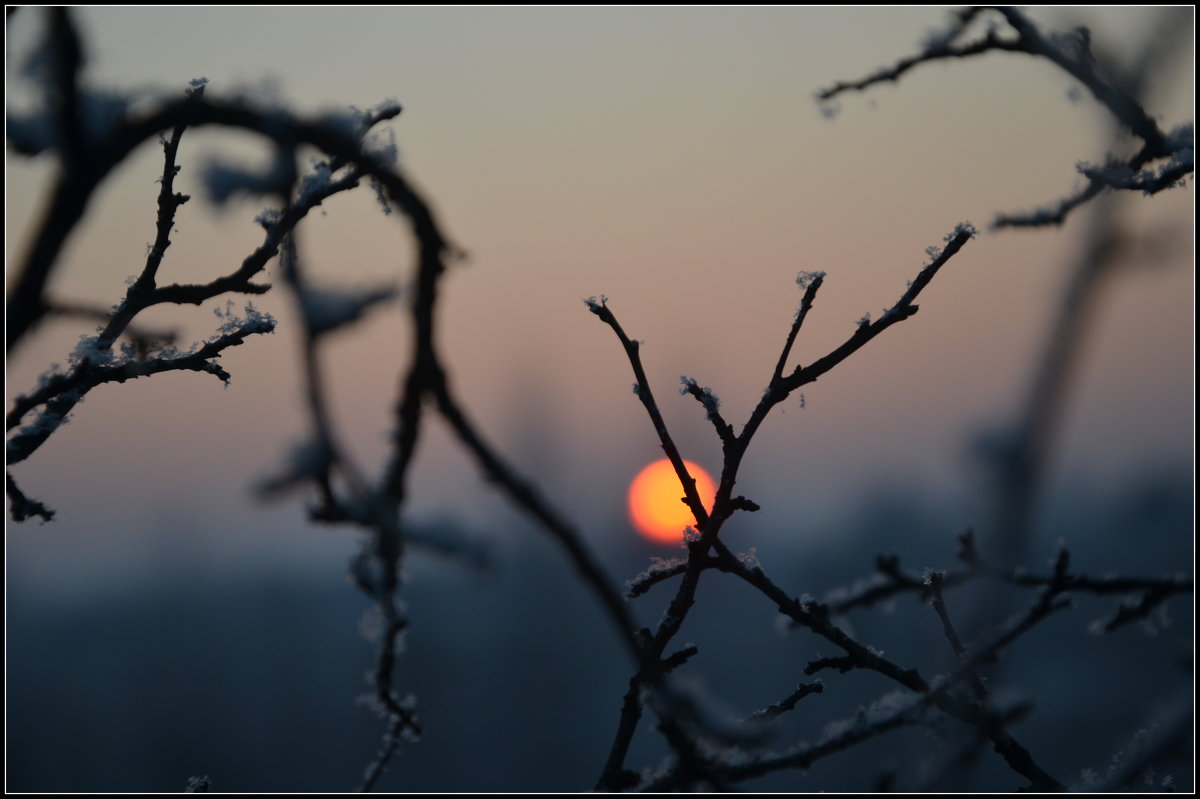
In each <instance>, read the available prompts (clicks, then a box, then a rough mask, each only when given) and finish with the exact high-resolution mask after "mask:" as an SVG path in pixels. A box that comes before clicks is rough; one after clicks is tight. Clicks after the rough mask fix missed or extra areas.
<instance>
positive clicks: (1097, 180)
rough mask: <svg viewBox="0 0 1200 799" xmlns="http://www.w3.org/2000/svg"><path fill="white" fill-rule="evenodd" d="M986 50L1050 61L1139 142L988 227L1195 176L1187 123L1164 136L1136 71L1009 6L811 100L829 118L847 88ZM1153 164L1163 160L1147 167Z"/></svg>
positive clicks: (1081, 37) (1056, 218) (955, 21)
mask: <svg viewBox="0 0 1200 799" xmlns="http://www.w3.org/2000/svg"><path fill="white" fill-rule="evenodd" d="M981 16H986V17H988V18H989V27H988V28H987V30H986V31H985V33H984V35H983V38H981V39H976V40H974V41H964V39H965V33H966V31H967V30H968V29H969V28H970V23H972V22H973V21H974V20H975V19H977V18H979V17H981ZM1001 23H1003V25H1002V24H1001ZM1152 47H1154V46H1153V45H1152ZM1155 49H1156V50H1157V49H1158V48H1157V47H1155ZM990 52H1012V53H1024V54H1027V55H1031V56H1034V57H1037V58H1043V59H1045V60H1047V61H1049V62H1050V63H1052V64H1054V65H1055V66H1056V67H1058V68H1059V69H1061V70H1063V71H1064V72H1066V73H1067V74H1068V75H1070V76H1071V77H1072V78H1074V79H1075V80H1077V81H1079V82H1080V83H1081V84H1082V85H1083V86H1084V87H1086V88H1087V90H1088V91H1089V92H1090V93H1091V94H1092V96H1093V97H1094V98H1095V99H1096V100H1097V102H1099V103H1101V104H1102V105H1103V106H1104V107H1105V108H1107V109H1108V111H1109V112H1110V113H1111V114H1112V116H1113V118H1114V119H1116V120H1117V121H1118V122H1119V123H1120V125H1121V126H1122V127H1124V128H1125V129H1127V130H1129V131H1131V132H1132V133H1133V134H1134V135H1135V136H1137V137H1138V138H1139V139H1141V142H1142V146H1141V147H1140V149H1139V150H1138V151H1137V152H1136V153H1135V154H1133V155H1131V156H1128V157H1126V158H1122V159H1112V161H1111V163H1109V164H1107V165H1106V166H1104V167H1095V166H1090V165H1086V164H1084V165H1081V167H1080V169H1079V171H1080V172H1081V173H1082V174H1083V175H1084V176H1086V177H1087V178H1088V179H1089V182H1088V184H1087V186H1085V187H1084V188H1083V189H1081V190H1079V191H1076V192H1073V193H1072V194H1070V195H1069V196H1067V197H1066V198H1063V199H1060V200H1056V201H1054V202H1052V203H1050V204H1047V205H1046V206H1044V207H1042V208H1038V209H1036V210H1034V211H1032V212H1018V213H1007V214H1000V215H998V216H997V217H996V219H995V220H994V221H993V223H992V226H993V228H996V229H999V228H1006V227H1041V226H1046V225H1055V226H1057V225H1061V224H1062V223H1063V222H1064V221H1065V220H1066V218H1067V216H1068V215H1069V214H1070V213H1071V212H1072V211H1073V210H1074V209H1076V208H1078V207H1079V206H1081V205H1083V204H1085V203H1087V202H1088V201H1090V200H1092V199H1093V198H1095V197H1096V196H1098V195H1099V194H1100V193H1101V192H1102V191H1103V190H1104V189H1105V188H1111V189H1118V190H1135V191H1141V192H1143V193H1146V194H1154V193H1157V192H1159V191H1162V190H1164V189H1167V188H1172V187H1174V186H1178V185H1181V182H1182V181H1183V180H1184V179H1185V178H1186V177H1187V176H1188V175H1192V174H1194V173H1195V156H1194V140H1195V137H1194V130H1193V127H1192V123H1188V124H1186V125H1184V126H1181V128H1179V129H1177V130H1175V131H1172V132H1171V133H1170V134H1168V133H1166V132H1164V131H1163V130H1162V128H1160V127H1159V124H1158V122H1157V120H1156V119H1155V117H1154V116H1153V115H1152V114H1150V113H1149V112H1148V111H1146V109H1145V108H1143V107H1142V105H1141V103H1140V102H1139V101H1138V99H1137V92H1136V91H1135V90H1133V89H1132V87H1134V86H1136V85H1137V83H1138V82H1139V79H1140V78H1141V74H1139V71H1138V70H1135V72H1134V74H1132V75H1131V76H1128V77H1127V79H1126V80H1125V81H1124V82H1122V81H1120V80H1118V79H1117V78H1116V77H1114V76H1113V75H1112V74H1110V72H1109V71H1107V70H1106V69H1105V67H1104V65H1103V64H1102V63H1101V62H1100V60H1098V59H1097V58H1096V56H1095V55H1094V54H1093V52H1092V45H1091V33H1090V32H1089V31H1088V29H1087V28H1084V27H1078V28H1074V29H1072V30H1070V31H1067V32H1062V33H1058V32H1055V33H1049V34H1046V33H1043V32H1042V31H1041V30H1040V29H1039V28H1038V26H1037V25H1035V24H1034V23H1033V21H1032V20H1030V19H1029V18H1028V17H1027V16H1026V15H1025V14H1024V13H1023V12H1022V11H1020V10H1018V9H1016V8H1013V7H1009V6H990V7H989V6H978V7H971V8H967V9H964V10H962V11H957V12H954V13H953V14H952V20H951V24H950V26H949V27H948V28H947V30H945V31H939V32H936V33H934V34H932V35H931V36H930V37H929V38H928V39H927V41H926V44H925V47H924V48H923V49H922V51H921V52H920V53H918V54H917V55H914V56H910V57H908V58H903V59H900V60H899V61H897V62H896V63H895V64H894V65H893V66H891V67H885V68H883V69H880V70H877V71H876V72H874V73H872V74H871V75H868V76H867V77H865V78H862V79H860V80H857V81H842V82H838V83H836V84H834V85H833V86H831V87H829V88H827V89H823V90H821V91H819V92H817V95H816V97H817V100H818V101H819V102H820V103H822V105H823V110H824V111H825V112H826V113H827V115H832V113H834V112H835V111H836V108H835V106H833V105H832V103H833V101H834V99H835V98H836V97H838V96H839V95H841V94H843V93H845V92H849V91H865V90H866V89H868V88H870V87H872V86H874V85H876V84H879V83H885V82H895V81H898V80H899V79H900V77H901V76H902V75H904V74H905V73H907V72H908V71H909V70H911V69H913V68H914V67H916V66H918V65H920V64H924V63H929V62H934V61H941V60H945V59H962V58H969V57H973V56H978V55H983V54H985V53H990ZM1141 71H1144V70H1141ZM1156 161H1165V162H1166V163H1164V164H1161V165H1159V166H1158V167H1156V168H1153V169H1146V167H1148V166H1149V165H1151V164H1153V163H1154V162H1156Z"/></svg>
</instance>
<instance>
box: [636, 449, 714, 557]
mask: <svg viewBox="0 0 1200 799" xmlns="http://www.w3.org/2000/svg"><path fill="white" fill-rule="evenodd" d="M683 465H684V466H685V467H687V470H688V473H689V474H691V476H692V477H693V478H695V480H696V491H697V493H699V494H700V500H701V501H702V502H703V503H704V507H705V508H711V507H712V502H713V497H714V496H716V493H717V487H716V484H715V483H714V482H713V479H712V478H711V477H709V475H708V472H706V471H704V469H703V468H701V467H700V466H698V465H696V464H695V463H692V462H691V461H684V462H683ZM682 497H683V487H682V486H680V484H679V478H678V477H677V476H676V475H675V469H674V467H672V466H671V462H670V461H669V460H667V459H666V458H663V459H662V460H659V461H655V462H654V463H652V464H650V465H649V466H647V467H646V468H645V469H642V470H641V471H640V472H638V475H637V477H635V478H633V482H632V483H631V484H630V486H629V518H630V520H631V521H632V522H633V526H634V528H636V529H637V531H638V532H639V533H640V534H641V535H642V536H643V537H644V538H647V539H649V540H650V541H653V542H655V543H656V544H679V543H680V542H682V541H683V529H684V528H685V527H687V526H688V525H693V526H695V524H696V520H695V519H694V518H692V512H691V511H690V510H688V506H687V505H686V504H684V502H682V501H681V500H682Z"/></svg>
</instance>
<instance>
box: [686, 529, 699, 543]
mask: <svg viewBox="0 0 1200 799" xmlns="http://www.w3.org/2000/svg"><path fill="white" fill-rule="evenodd" d="M699 540H700V531H699V530H697V529H696V528H695V527H692V526H691V525H690V524H689V525H688V526H687V527H685V528H683V542H684V543H685V544H694V543H696V542H697V541H699Z"/></svg>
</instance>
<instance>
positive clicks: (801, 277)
mask: <svg viewBox="0 0 1200 799" xmlns="http://www.w3.org/2000/svg"><path fill="white" fill-rule="evenodd" d="M824 277H825V273H824V272H801V273H800V274H798V275H796V285H797V286H799V287H800V288H801V289H806V288H808V287H809V286H810V285H812V283H813V282H814V281H816V280H819V279H821V278H824Z"/></svg>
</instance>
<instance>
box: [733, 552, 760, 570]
mask: <svg viewBox="0 0 1200 799" xmlns="http://www.w3.org/2000/svg"><path fill="white" fill-rule="evenodd" d="M737 559H738V561H739V562H741V564H742V565H743V566H745V567H746V568H747V569H759V568H762V567H761V566H760V564H759V562H758V550H757V549H755V548H754V547H750V549H748V550H746V551H745V552H741V553H738V556H737Z"/></svg>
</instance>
